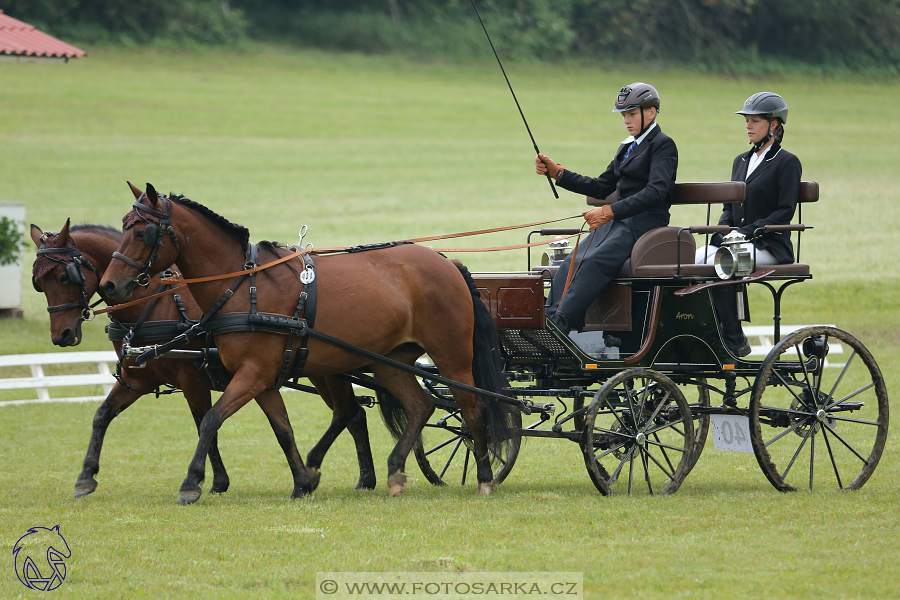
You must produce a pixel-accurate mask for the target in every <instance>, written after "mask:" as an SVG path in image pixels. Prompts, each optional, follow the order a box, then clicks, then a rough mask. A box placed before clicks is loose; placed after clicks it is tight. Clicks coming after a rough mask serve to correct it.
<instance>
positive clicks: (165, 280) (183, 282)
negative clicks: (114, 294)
mask: <svg viewBox="0 0 900 600" xmlns="http://www.w3.org/2000/svg"><path fill="white" fill-rule="evenodd" d="M308 252H309V249H306V250H300V251H296V252H293V253H292V254H289V255H288V256H282V257H281V258H279V259H278V260H275V261H272V262H270V263H266V264H264V265H262V266H260V267H257V266H253V267H252V268H249V269H245V270H243V271H237V272H235V273H225V274H224V275H211V276H209V277H197V278H194V279H181V278H180V277H177V276H176V277H161V278H159V279H151V280H150V283H161V284H171V285H175V287H173V288H171V289H168V290H166V291H164V292H160V293H158V294H153V295H151V296H146V297H144V298H140V299H138V300H132V301H131V302H125V303H124V304H116V305H115V306H108V307H107V308H104V309H103V310H98V311H96V312H95V313H94V314H97V315H102V314H104V313H108V312H113V311H116V310H119V309H122V308H128V307H129V306H134V305H136V304H141V303H143V302H148V301H150V300H153V299H155V298H159V297H161V296H167V295H168V294H174V293H175V292H178V291H181V290H183V289H185V288H187V284H189V283H205V282H207V281H218V280H221V279H231V278H234V277H240V276H242V275H250V274H252V273H259V272H260V271H265V270H266V269H268V268H269V267H274V266H275V265H280V264H281V263H283V262H287V261H289V260H291V259H292V258H297V257H299V256H303V255H304V254H306V253H308ZM176 284H177V285H176Z"/></svg>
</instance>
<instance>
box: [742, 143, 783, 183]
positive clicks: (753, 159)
mask: <svg viewBox="0 0 900 600" xmlns="http://www.w3.org/2000/svg"><path fill="white" fill-rule="evenodd" d="M771 148H772V146H769V147H768V148H766V149H765V150H763V151H762V152H761V153H760V152H754V153H753V154H751V155H750V164H748V165H747V177H750V173H752V172H753V170H754V169H756V167H758V166H759V163H761V162H762V161H763V158H765V156H766V154H767V153H768V152H769V150H770V149H771ZM779 152H780V150H779ZM777 155H778V154H777V153H776V156H777ZM772 158H775V156H773V157H772ZM747 177H744V179H745V180H746V179H747Z"/></svg>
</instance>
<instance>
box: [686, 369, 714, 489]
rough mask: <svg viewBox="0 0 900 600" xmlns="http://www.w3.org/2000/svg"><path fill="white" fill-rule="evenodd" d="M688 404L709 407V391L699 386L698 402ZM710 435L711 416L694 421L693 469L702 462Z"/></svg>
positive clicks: (692, 406) (704, 381)
mask: <svg viewBox="0 0 900 600" xmlns="http://www.w3.org/2000/svg"><path fill="white" fill-rule="evenodd" d="M700 381H701V382H703V383H706V379H701V380H700ZM688 404H689V406H690V407H691V408H694V407H697V406H700V407H704V408H707V407H709V390H708V389H706V388H705V387H703V386H700V385H698V386H697V402H689V403H688ZM708 434H709V415H704V416H702V417H697V418H696V419H695V420H694V449H693V452H692V453H691V469H693V468H694V466H695V465H696V464H697V461H698V460H700V455H701V454H703V448H705V447H706V437H707V435H708ZM689 471H690V469H689Z"/></svg>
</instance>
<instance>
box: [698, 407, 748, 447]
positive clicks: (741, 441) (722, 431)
mask: <svg viewBox="0 0 900 600" xmlns="http://www.w3.org/2000/svg"><path fill="white" fill-rule="evenodd" d="M709 419H710V421H711V422H712V429H713V444H714V445H715V448H716V450H726V451H731V452H746V453H748V454H753V446H752V445H751V444H750V420H749V419H748V418H747V417H745V416H742V415H710V416H709Z"/></svg>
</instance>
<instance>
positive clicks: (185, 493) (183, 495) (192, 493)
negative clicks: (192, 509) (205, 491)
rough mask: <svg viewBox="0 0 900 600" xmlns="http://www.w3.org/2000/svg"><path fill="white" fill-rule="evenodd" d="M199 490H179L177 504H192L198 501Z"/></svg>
mask: <svg viewBox="0 0 900 600" xmlns="http://www.w3.org/2000/svg"><path fill="white" fill-rule="evenodd" d="M200 494H202V492H201V491H200V490H181V491H180V492H178V504H193V503H194V502H196V501H197V500H199V499H200Z"/></svg>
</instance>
